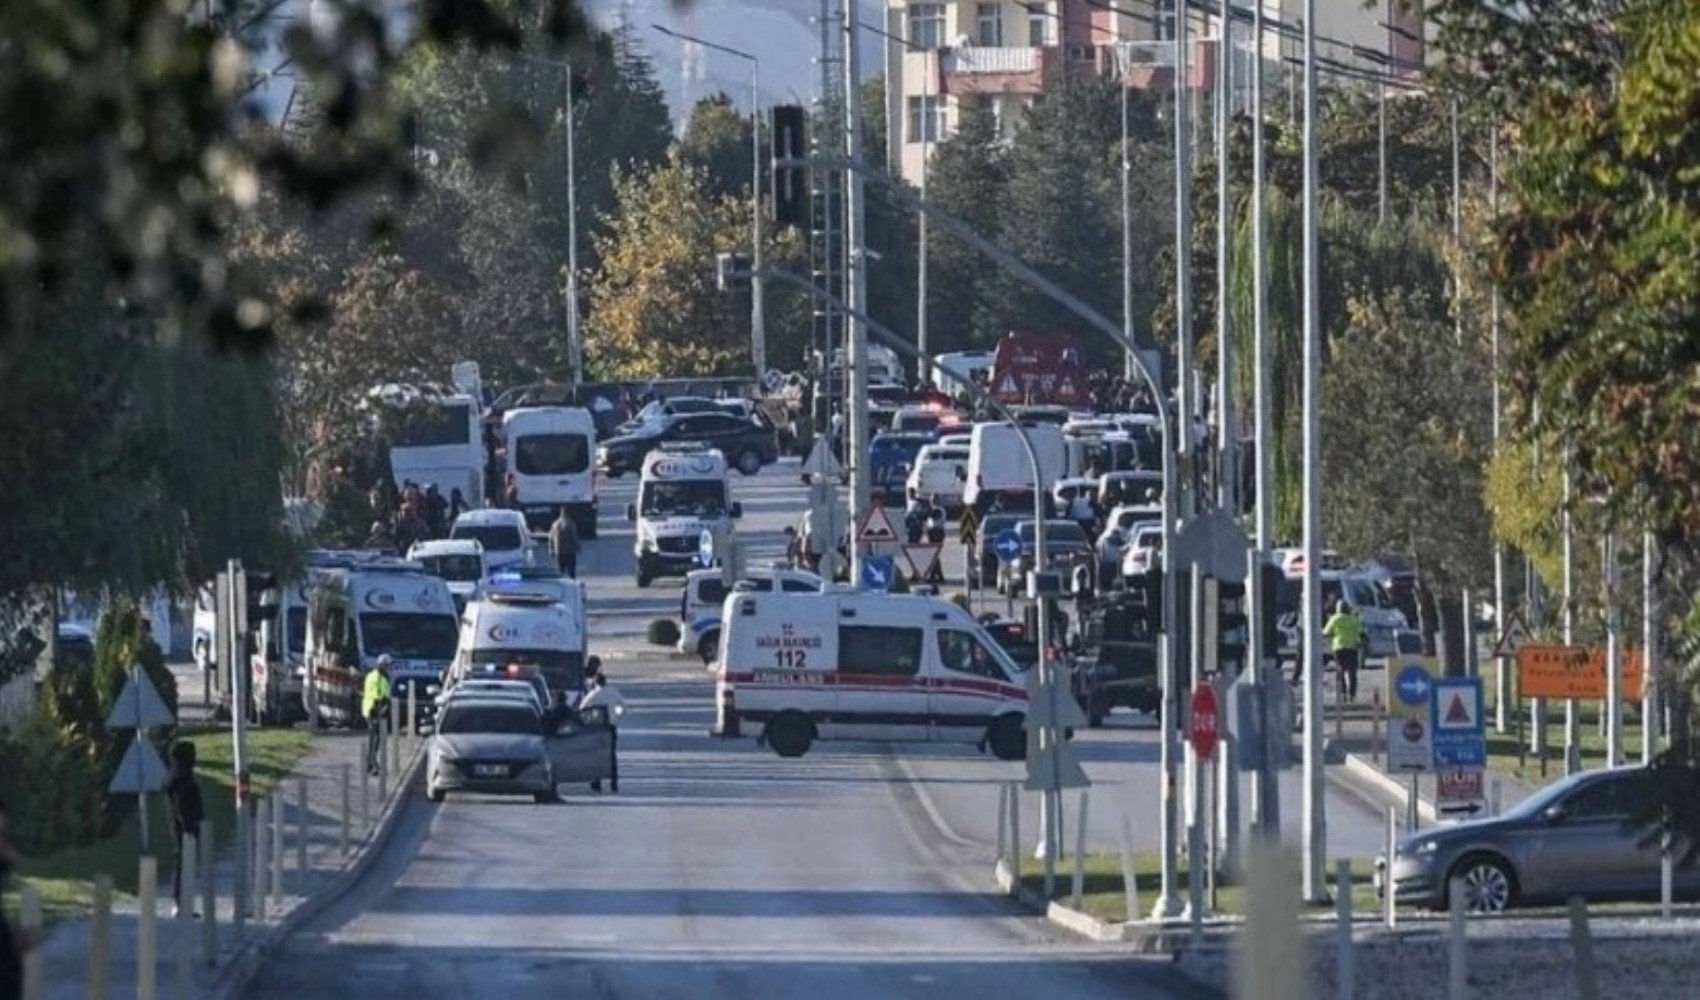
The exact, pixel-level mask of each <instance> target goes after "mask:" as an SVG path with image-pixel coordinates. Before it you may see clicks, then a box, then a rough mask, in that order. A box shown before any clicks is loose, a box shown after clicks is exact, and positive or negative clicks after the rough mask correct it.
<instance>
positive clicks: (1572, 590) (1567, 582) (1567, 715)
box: [1559, 444, 1582, 775]
mask: <svg viewBox="0 0 1700 1000" xmlns="http://www.w3.org/2000/svg"><path fill="white" fill-rule="evenodd" d="M1571 478H1572V476H1571V474H1570V446H1569V445H1568V444H1567V445H1565V448H1564V509H1563V511H1561V512H1560V514H1559V517H1560V520H1561V521H1562V526H1563V531H1564V542H1563V545H1564V644H1565V645H1566V646H1569V645H1571V644H1573V643H1575V641H1576V587H1575V583H1576V580H1575V577H1576V553H1575V551H1574V549H1575V545H1576V519H1575V517H1574V516H1573V515H1572V514H1571V513H1570V504H1571V500H1572V497H1571V488H1572V487H1571ZM1581 758H1582V717H1581V714H1580V713H1579V711H1578V706H1577V704H1576V699H1575V698H1566V699H1564V773H1565V774H1566V775H1571V774H1575V773H1576V772H1577V771H1578V770H1579V769H1580V768H1581V766H1582V760H1581Z"/></svg>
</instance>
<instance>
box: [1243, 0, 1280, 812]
mask: <svg viewBox="0 0 1700 1000" xmlns="http://www.w3.org/2000/svg"><path fill="white" fill-rule="evenodd" d="M1251 11H1252V14H1251V34H1252V39H1253V42H1252V48H1253V50H1254V51H1255V55H1254V56H1253V59H1252V66H1253V67H1254V68H1253V70H1252V74H1251V329H1252V345H1253V366H1254V367H1253V372H1252V406H1253V409H1254V411H1255V416H1254V419H1255V421H1256V424H1255V431H1254V433H1255V434H1256V441H1255V443H1254V448H1255V454H1254V456H1253V457H1254V458H1255V460H1256V468H1255V471H1254V473H1253V488H1254V490H1255V491H1256V493H1255V496H1254V498H1253V499H1254V501H1255V504H1256V506H1255V517H1256V521H1257V524H1256V528H1257V552H1258V556H1259V559H1260V560H1261V559H1267V558H1268V552H1269V550H1270V549H1271V548H1273V547H1274V545H1275V503H1274V497H1272V496H1271V495H1270V493H1271V491H1272V490H1273V489H1274V486H1273V480H1274V456H1273V455H1271V454H1270V449H1271V448H1273V447H1274V441H1275V433H1274V431H1275V418H1274V409H1273V406H1274V404H1273V395H1274V393H1273V391H1272V389H1271V388H1270V384H1269V361H1270V346H1269V323H1268V316H1267V315H1266V311H1265V308H1264V307H1265V304H1266V302H1267V299H1268V294H1267V291H1266V288H1265V286H1266V284H1267V283H1268V280H1269V279H1268V275H1267V274H1266V268H1265V261H1264V248H1263V243H1264V232H1263V187H1264V185H1263V0H1253V2H1252V5H1251ZM1260 589H1261V588H1260V587H1258V586H1257V577H1256V576H1255V575H1250V576H1248V577H1247V579H1246V589H1245V592H1246V600H1247V601H1248V602H1249V605H1250V607H1251V609H1252V614H1251V615H1249V616H1248V618H1249V620H1250V622H1251V625H1252V629H1251V636H1250V639H1251V642H1250V652H1251V662H1252V665H1253V671H1252V680H1253V681H1254V682H1255V683H1256V684H1258V685H1263V684H1265V682H1275V681H1277V680H1278V679H1277V678H1271V677H1269V676H1267V675H1266V674H1265V672H1264V671H1265V670H1266V669H1267V668H1266V667H1265V665H1264V664H1265V661H1266V660H1267V659H1269V658H1270V655H1271V654H1272V653H1273V652H1274V651H1273V650H1269V649H1264V648H1263V630H1262V629H1261V628H1258V627H1257V622H1258V621H1259V620H1260V616H1262V615H1272V614H1274V613H1275V609H1274V608H1265V607H1260V606H1259V605H1258V602H1259V601H1260V600H1262V598H1261V596H1260V594H1259V591H1260ZM1280 683H1285V682H1284V681H1280ZM1263 694H1264V697H1265V698H1267V696H1268V692H1267V691H1264V692H1263ZM1261 700H1263V699H1260V701H1261ZM1265 735H1266V736H1267V734H1265ZM1263 749H1264V753H1265V754H1266V755H1267V754H1268V752H1269V740H1268V739H1267V738H1266V739H1265V740H1264V748H1263ZM1251 788H1252V810H1253V811H1252V827H1253V828H1254V829H1256V830H1258V831H1259V833H1260V834H1261V835H1262V836H1263V837H1264V838H1266V839H1268V840H1278V839H1280V836H1281V797H1280V795H1279V793H1278V789H1277V784H1276V781H1275V776H1274V774H1273V772H1272V770H1271V769H1270V768H1267V767H1262V768H1257V769H1255V770H1253V771H1252V775H1251Z"/></svg>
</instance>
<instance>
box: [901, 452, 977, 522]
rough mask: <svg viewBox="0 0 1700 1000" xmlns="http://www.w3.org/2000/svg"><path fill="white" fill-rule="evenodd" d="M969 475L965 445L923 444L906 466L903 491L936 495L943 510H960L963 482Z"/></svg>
mask: <svg viewBox="0 0 1700 1000" xmlns="http://www.w3.org/2000/svg"><path fill="white" fill-rule="evenodd" d="M967 476H968V449H967V448H959V447H956V446H951V445H942V444H929V445H922V446H921V450H920V452H919V453H918V454H916V456H915V464H914V466H912V467H911V468H910V469H909V482H908V483H906V484H905V490H904V493H905V495H906V496H910V497H920V498H921V499H923V500H925V499H927V498H929V497H934V496H936V497H938V498H939V503H941V504H943V505H944V510H945V513H946V514H948V515H950V516H951V517H956V516H957V515H959V514H961V513H962V485H963V480H964V479H965V478H967Z"/></svg>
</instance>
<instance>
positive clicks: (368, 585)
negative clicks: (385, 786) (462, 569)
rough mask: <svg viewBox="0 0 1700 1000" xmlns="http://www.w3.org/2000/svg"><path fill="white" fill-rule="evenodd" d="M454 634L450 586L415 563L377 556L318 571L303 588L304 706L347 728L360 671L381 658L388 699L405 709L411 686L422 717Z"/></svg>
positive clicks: (355, 712)
mask: <svg viewBox="0 0 1700 1000" xmlns="http://www.w3.org/2000/svg"><path fill="white" fill-rule="evenodd" d="M458 631H459V623H458V620H457V619H456V618H455V605H454V597H453V596H451V595H450V594H449V587H448V584H446V583H444V582H443V581H442V580H441V579H439V578H438V577H434V576H430V575H429V574H427V573H426V572H425V571H424V569H423V568H422V567H420V566H419V565H418V564H416V563H410V562H406V561H404V560H400V559H394V558H375V559H368V560H366V561H363V562H358V563H356V564H355V565H353V566H349V567H347V568H336V569H326V570H322V571H320V572H318V573H317V574H316V575H315V577H314V580H313V583H312V586H311V587H310V588H309V590H308V608H307V668H308V677H309V683H308V684H307V692H306V697H307V699H308V704H310V705H316V706H317V711H318V715H319V718H320V719H321V720H323V721H324V722H327V723H330V724H331V725H349V724H351V723H353V722H354V721H355V720H356V719H358V718H359V716H360V694H361V686H362V685H363V683H364V682H365V677H366V672H367V671H368V670H371V669H372V667H373V666H374V665H375V664H376V663H377V660H378V657H379V656H381V655H384V654H386V653H387V654H388V655H389V657H390V684H391V690H392V692H393V694H392V697H394V698H395V699H396V700H397V701H398V702H399V703H400V704H402V705H405V704H406V701H407V697H408V689H409V688H411V687H417V688H418V692H417V694H416V700H417V704H418V706H419V711H420V713H421V718H424V717H425V716H426V714H427V713H428V712H429V711H430V709H431V704H432V701H431V698H432V696H433V695H435V694H436V693H437V692H436V688H437V687H438V686H439V685H440V684H441V683H442V678H443V672H444V671H445V670H447V669H448V666H449V664H450V662H451V661H452V660H453V659H454V655H455V642H456V639H457V638H458Z"/></svg>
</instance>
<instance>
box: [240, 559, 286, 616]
mask: <svg viewBox="0 0 1700 1000" xmlns="http://www.w3.org/2000/svg"><path fill="white" fill-rule="evenodd" d="M247 593H248V627H249V628H251V629H252V628H258V627H259V625H260V623H261V622H267V621H271V620H272V619H274V618H276V617H277V607H278V604H279V603H280V602H281V601H282V599H283V592H282V591H280V590H278V586H277V574H276V573H261V572H258V571H256V570H249V571H248V586H247Z"/></svg>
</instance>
